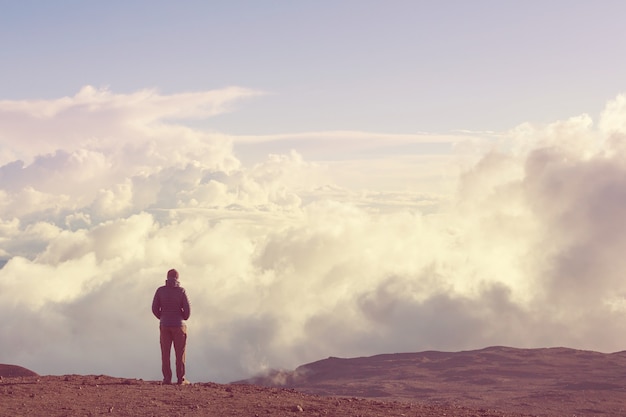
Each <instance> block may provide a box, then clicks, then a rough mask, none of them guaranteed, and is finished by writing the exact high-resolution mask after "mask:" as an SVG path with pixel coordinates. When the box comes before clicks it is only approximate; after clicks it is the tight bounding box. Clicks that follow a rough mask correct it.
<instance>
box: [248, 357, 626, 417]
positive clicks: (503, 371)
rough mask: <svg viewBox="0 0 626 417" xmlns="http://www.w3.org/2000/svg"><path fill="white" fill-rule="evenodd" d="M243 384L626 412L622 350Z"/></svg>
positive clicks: (307, 369)
mask: <svg viewBox="0 0 626 417" xmlns="http://www.w3.org/2000/svg"><path fill="white" fill-rule="evenodd" d="M242 382H246V383H254V384H257V385H266V386H282V387H288V388H295V389H297V390H299V391H302V392H306V393H311V394H318V395H344V396H356V397H365V398H379V399H395V400H405V401H415V400H419V401H427V402H432V403H446V404H458V405H464V406H470V407H481V406H482V407H484V406H488V407H492V408H495V409H501V410H515V411H518V412H524V413H537V414H554V413H557V415H558V414H559V413H563V414H562V415H571V414H576V415H597V414H604V413H606V415H626V352H618V353H613V354H604V353H598V352H591V351H582V350H575V349H567V348H546V349H516V348H510V347H490V348H486V349H481V350H475V351H465V352H434V351H430V352H421V353H397V354H383V355H376V356H371V357H362V358H352V359H341V358H332V357H331V358H328V359H324V360H320V361H317V362H313V363H309V364H306V365H302V366H300V367H298V368H297V369H296V370H294V371H291V372H285V371H276V372H272V373H270V374H268V375H265V376H258V377H256V378H252V379H249V380H247V381H242ZM565 411H567V412H570V413H571V414H565Z"/></svg>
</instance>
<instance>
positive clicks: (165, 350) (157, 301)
mask: <svg viewBox="0 0 626 417" xmlns="http://www.w3.org/2000/svg"><path fill="white" fill-rule="evenodd" d="M152 313H153V314H154V315H155V316H156V318H157V319H159V321H160V325H159V327H160V329H161V368H162V370H163V383H164V384H171V383H172V368H171V367H170V352H171V351H172V343H173V344H174V352H175V354H176V377H177V378H178V384H180V385H184V384H189V382H187V380H185V346H186V345H187V326H186V325H185V323H183V321H184V320H187V319H188V318H189V315H190V314H191V307H190V304H189V299H188V298H187V293H186V292H185V289H184V288H183V287H181V286H180V282H179V281H178V271H176V270H175V269H170V270H169V271H167V280H166V281H165V285H164V286H162V287H159V288H158V289H157V290H156V293H155V294H154V299H153V300H152Z"/></svg>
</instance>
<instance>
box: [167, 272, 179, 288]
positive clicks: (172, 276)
mask: <svg viewBox="0 0 626 417" xmlns="http://www.w3.org/2000/svg"><path fill="white" fill-rule="evenodd" d="M165 283H166V284H167V285H170V286H178V271H177V270H175V269H170V270H169V271H167V281H165Z"/></svg>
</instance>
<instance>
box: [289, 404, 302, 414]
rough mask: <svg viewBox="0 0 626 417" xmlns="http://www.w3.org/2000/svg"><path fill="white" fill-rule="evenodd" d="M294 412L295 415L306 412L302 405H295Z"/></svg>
mask: <svg viewBox="0 0 626 417" xmlns="http://www.w3.org/2000/svg"><path fill="white" fill-rule="evenodd" d="M292 411H293V412H294V413H301V412H303V411H304V409H303V408H302V406H301V405H300V404H298V405H294V406H293V408H292Z"/></svg>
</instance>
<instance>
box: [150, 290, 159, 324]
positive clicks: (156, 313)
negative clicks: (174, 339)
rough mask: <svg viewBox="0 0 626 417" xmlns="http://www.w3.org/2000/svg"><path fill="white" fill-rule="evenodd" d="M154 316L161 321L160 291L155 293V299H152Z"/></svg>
mask: <svg viewBox="0 0 626 417" xmlns="http://www.w3.org/2000/svg"><path fill="white" fill-rule="evenodd" d="M152 314H154V317H156V318H157V319H161V300H160V299H159V290H157V291H156V292H155V293H154V298H153V299H152Z"/></svg>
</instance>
